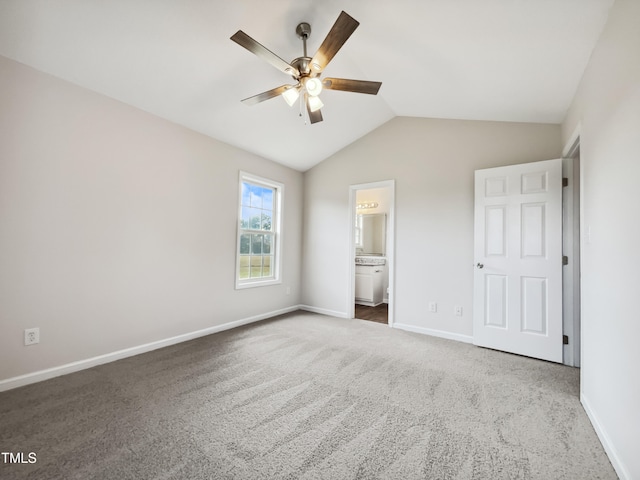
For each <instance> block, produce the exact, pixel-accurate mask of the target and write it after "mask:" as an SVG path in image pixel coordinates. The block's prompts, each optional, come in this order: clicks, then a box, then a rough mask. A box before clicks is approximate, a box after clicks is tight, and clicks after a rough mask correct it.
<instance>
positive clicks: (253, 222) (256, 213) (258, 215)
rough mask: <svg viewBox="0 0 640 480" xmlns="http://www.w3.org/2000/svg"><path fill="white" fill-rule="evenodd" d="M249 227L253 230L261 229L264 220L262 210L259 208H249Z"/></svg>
mask: <svg viewBox="0 0 640 480" xmlns="http://www.w3.org/2000/svg"><path fill="white" fill-rule="evenodd" d="M248 210H249V228H251V229H252V230H260V227H261V221H262V212H261V211H260V209H259V208H249V209H248Z"/></svg>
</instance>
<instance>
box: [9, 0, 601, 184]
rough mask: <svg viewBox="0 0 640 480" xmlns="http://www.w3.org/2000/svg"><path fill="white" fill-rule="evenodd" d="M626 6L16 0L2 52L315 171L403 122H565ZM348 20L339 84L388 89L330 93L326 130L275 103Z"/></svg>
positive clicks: (410, 0) (583, 1)
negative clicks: (237, 37)
mask: <svg viewBox="0 0 640 480" xmlns="http://www.w3.org/2000/svg"><path fill="white" fill-rule="evenodd" d="M612 3H613V0H535V1H533V0H529V1H527V0H397V1H394V2H390V1H383V0H349V1H345V0H343V1H337V0H323V1H317V0H316V1H312V0H269V1H268V2H267V1H264V0H235V1H222V0H209V1H205V0H180V1H178V0H111V1H100V0H3V1H2V2H0V55H3V56H5V57H8V58H11V59H14V60H16V61H18V62H21V63H24V64H27V65H30V66H32V67H34V68H36V69H39V70H42V71H44V72H47V73H49V74H52V75H54V76H57V77H60V78H62V79H65V80H68V81H70V82H72V83H75V84H77V85H79V86H82V87H85V88H88V89H90V90H93V91H96V92H99V93H102V94H104V95H107V96H109V97H112V98H115V99H117V100H120V101H122V102H125V103H127V104H130V105H133V106H135V107H138V108H140V109H142V110H145V111H147V112H150V113H153V114H155V115H158V116H160V117H163V118H165V119H168V120H170V121H172V122H175V123H177V124H181V125H184V126H186V127H188V128H191V129H193V130H196V131H198V132H201V133H203V134H205V135H209V136H211V137H213V138H216V139H218V140H221V141H224V142H226V143H229V144H232V145H235V146H237V147H240V148H242V149H244V150H248V151H250V152H253V153H256V154H258V155H260V156H262V157H265V158H268V159H271V160H274V161H276V162H279V163H282V164H284V165H287V166H290V167H293V168H296V169H298V170H301V171H305V170H307V169H309V168H311V167H312V166H314V165H315V164H317V163H319V162H321V161H322V160H324V159H325V158H327V157H329V156H331V155H332V154H333V153H335V152H337V151H338V150H340V149H342V148H344V147H345V146H347V145H348V144H350V143H352V142H354V141H355V140H357V139H358V138H360V137H362V136H363V135H366V134H367V133H369V132H371V131H372V130H374V129H375V128H376V127H378V126H379V125H381V124H383V123H385V122H386V121H388V120H389V119H391V118H393V117H394V116H416V117H434V118H456V119H475V120H496V121H509V122H539V123H560V122H561V121H562V120H563V118H564V116H565V114H566V111H567V109H568V107H569V105H570V102H571V100H572V98H573V95H574V94H575V91H576V88H577V86H578V83H579V80H580V78H581V76H582V73H583V71H584V68H585V66H586V64H587V61H588V59H589V56H590V54H591V51H592V49H593V47H594V45H595V43H596V41H597V39H598V37H599V35H600V32H601V31H602V28H603V27H604V24H605V22H606V19H607V14H608V11H609V8H610V7H611V5H612ZM342 10H345V11H346V12H347V13H349V14H350V15H351V16H352V17H354V18H355V19H356V20H358V21H359V22H360V26H359V27H358V28H357V29H356V31H355V32H354V33H353V35H352V36H351V37H350V38H349V40H347V42H346V43H345V44H344V46H343V47H342V49H341V50H340V51H339V52H338V53H337V55H336V56H335V58H334V59H333V60H332V61H331V63H330V64H329V66H328V67H327V68H326V69H325V70H324V72H323V76H325V77H326V76H329V77H341V78H353V79H362V80H375V81H381V82H382V88H381V89H380V92H379V93H378V95H377V96H370V95H363V94H355V93H346V92H340V91H326V90H325V91H323V92H322V100H323V102H324V107H323V109H322V114H323V117H324V121H323V122H321V123H317V124H313V125H311V124H308V122H305V119H306V114H303V116H302V117H301V116H300V115H299V114H300V109H299V108H298V106H297V105H296V106H294V107H289V106H288V105H287V104H286V103H285V102H284V100H282V99H280V98H273V99H271V100H268V101H265V102H262V103H260V104H258V105H255V106H246V105H244V104H242V103H240V100H241V99H243V98H246V97H249V96H252V95H255V94H258V93H260V92H263V91H266V90H269V89H271V88H274V87H277V86H279V85H283V84H290V83H293V81H292V79H291V77H288V76H287V75H285V74H284V73H282V72H280V71H278V70H277V69H275V68H273V66H271V65H269V64H268V63H266V62H265V61H263V60H262V59H260V58H258V57H257V56H255V55H253V54H251V53H250V52H248V51H247V50H245V49H244V48H242V47H240V46H239V45H237V44H236V43H234V42H232V41H231V40H230V39H229V37H230V36H231V35H233V34H234V33H235V32H236V31H237V30H243V31H244V32H246V33H247V34H249V35H250V36H251V37H253V38H254V39H255V40H257V41H258V42H260V43H262V44H263V45H264V46H265V47H267V48H268V49H270V50H271V51H273V52H274V53H276V54H277V55H279V56H280V57H282V58H283V59H285V60H286V61H287V62H289V61H291V60H293V59H294V58H296V57H300V56H302V42H301V40H300V39H299V38H298V37H297V35H296V33H295V28H296V26H297V25H298V23H300V22H302V21H305V22H308V23H309V24H310V25H311V29H312V32H311V36H310V38H309V41H308V48H309V55H310V56H312V55H313V53H315V51H316V50H317V49H318V47H319V46H320V44H321V43H322V40H323V39H324V38H325V36H326V34H327V33H328V32H329V30H330V28H331V26H332V25H333V23H334V22H335V20H336V19H337V17H338V15H339V14H340V12H341V11H342Z"/></svg>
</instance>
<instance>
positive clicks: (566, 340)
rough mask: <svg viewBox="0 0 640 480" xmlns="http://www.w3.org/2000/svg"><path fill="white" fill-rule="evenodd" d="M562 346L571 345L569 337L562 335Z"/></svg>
mask: <svg viewBox="0 0 640 480" xmlns="http://www.w3.org/2000/svg"><path fill="white" fill-rule="evenodd" d="M562 344H563V345H569V335H562Z"/></svg>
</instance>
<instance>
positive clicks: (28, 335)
mask: <svg viewBox="0 0 640 480" xmlns="http://www.w3.org/2000/svg"><path fill="white" fill-rule="evenodd" d="M36 343H40V329H39V328H27V329H26V330H25V331H24V344H25V345H35V344H36Z"/></svg>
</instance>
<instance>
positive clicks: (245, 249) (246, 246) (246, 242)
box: [240, 233, 251, 261]
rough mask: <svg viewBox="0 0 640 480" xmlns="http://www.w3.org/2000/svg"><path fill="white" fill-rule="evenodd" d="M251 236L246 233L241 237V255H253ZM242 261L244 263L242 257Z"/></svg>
mask: <svg viewBox="0 0 640 480" xmlns="http://www.w3.org/2000/svg"><path fill="white" fill-rule="evenodd" d="M250 247H251V235H248V234H246V233H243V234H242V235H240V253H241V254H243V253H245V254H246V253H251V251H250V250H251V248H250ZM240 260H241V261H242V257H241V258H240Z"/></svg>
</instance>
